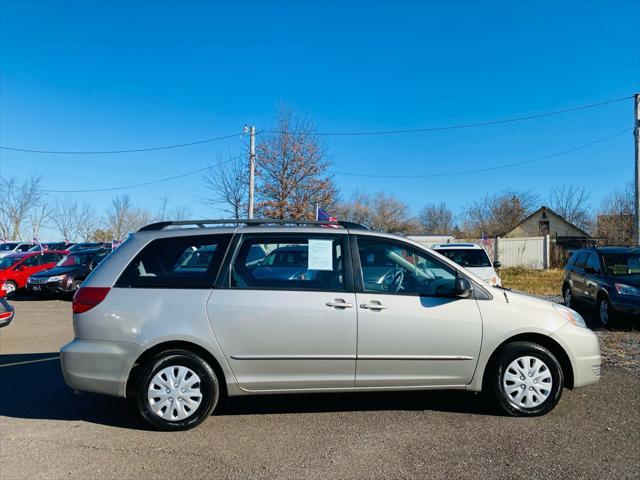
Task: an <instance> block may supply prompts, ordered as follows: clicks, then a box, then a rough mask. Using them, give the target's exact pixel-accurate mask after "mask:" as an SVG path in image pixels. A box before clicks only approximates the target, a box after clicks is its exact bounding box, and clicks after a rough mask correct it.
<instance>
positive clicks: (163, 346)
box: [126, 341, 227, 399]
mask: <svg viewBox="0 0 640 480" xmlns="http://www.w3.org/2000/svg"><path fill="white" fill-rule="evenodd" d="M176 349H179V350H187V351H189V352H192V353H195V354H196V355H199V356H201V357H202V358H203V359H204V360H205V361H206V362H207V363H208V364H209V365H211V368H213V371H214V372H215V373H216V376H217V377H218V380H219V383H220V398H221V399H223V398H226V397H227V382H226V379H225V376H224V372H223V371H222V368H221V367H220V364H219V363H218V361H217V360H216V358H215V357H214V356H213V355H212V354H211V352H209V351H208V350H207V349H205V348H203V347H201V346H200V345H196V344H195V343H191V342H184V341H171V342H164V343H160V344H158V345H154V346H153V347H151V348H150V349H148V350H146V351H144V352H143V353H142V355H140V356H139V357H138V358H137V359H136V361H135V362H134V363H133V367H132V368H131V371H130V372H129V378H128V379H127V390H126V396H127V398H130V397H131V396H133V395H134V394H135V390H136V380H137V379H138V375H139V373H140V370H141V367H142V365H144V364H145V363H146V362H147V361H148V360H150V359H151V358H153V357H155V356H156V355H158V354H159V353H161V352H165V351H167V350H176Z"/></svg>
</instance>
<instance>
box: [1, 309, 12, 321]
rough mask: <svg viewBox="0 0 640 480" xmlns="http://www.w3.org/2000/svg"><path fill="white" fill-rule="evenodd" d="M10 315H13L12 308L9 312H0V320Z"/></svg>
mask: <svg viewBox="0 0 640 480" xmlns="http://www.w3.org/2000/svg"><path fill="white" fill-rule="evenodd" d="M11 315H13V310H11V311H9V312H0V320H6V319H7V318H11Z"/></svg>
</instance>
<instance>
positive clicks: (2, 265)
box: [0, 257, 20, 270]
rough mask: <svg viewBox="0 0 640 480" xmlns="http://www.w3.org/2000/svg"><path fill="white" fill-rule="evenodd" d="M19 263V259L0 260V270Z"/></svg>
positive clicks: (5, 258)
mask: <svg viewBox="0 0 640 480" xmlns="http://www.w3.org/2000/svg"><path fill="white" fill-rule="evenodd" d="M19 261H20V259H19V258H15V257H4V258H2V259H0V270H4V269H5V268H11V267H13V266H14V265H15V264H16V263H18V262H19Z"/></svg>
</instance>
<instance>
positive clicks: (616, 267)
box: [562, 247, 640, 325]
mask: <svg viewBox="0 0 640 480" xmlns="http://www.w3.org/2000/svg"><path fill="white" fill-rule="evenodd" d="M562 295H563V297H564V303H565V305H567V306H568V307H572V308H573V307H574V306H575V305H576V304H577V303H584V304H588V305H593V306H597V310H598V318H599V320H600V323H601V324H602V325H608V324H610V323H611V322H612V321H613V320H615V319H616V314H618V313H625V314H630V315H633V316H634V317H638V316H640V248H637V247H591V248H584V249H581V250H577V251H576V252H575V253H574V254H573V255H572V256H571V258H570V259H569V262H567V265H566V267H565V268H564V280H563V282H562Z"/></svg>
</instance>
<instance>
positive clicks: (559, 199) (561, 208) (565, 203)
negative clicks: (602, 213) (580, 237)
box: [549, 185, 593, 230]
mask: <svg viewBox="0 0 640 480" xmlns="http://www.w3.org/2000/svg"><path fill="white" fill-rule="evenodd" d="M549 206H550V207H551V208H552V209H553V210H555V211H556V212H557V213H559V214H560V215H562V216H563V217H564V218H565V219H566V220H567V221H569V222H571V223H573V224H574V225H576V226H577V227H580V228H581V229H583V230H590V229H591V228H592V226H593V221H592V219H591V215H590V214H589V210H590V206H589V193H588V192H587V189H586V188H584V187H580V186H578V185H563V186H561V187H555V188H553V189H551V192H549Z"/></svg>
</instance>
